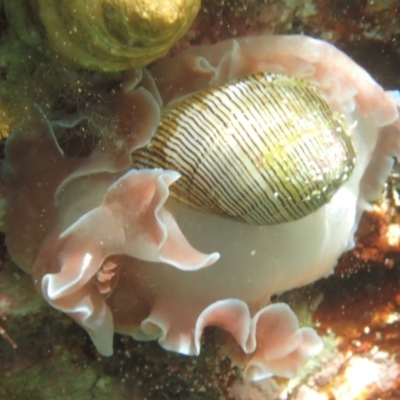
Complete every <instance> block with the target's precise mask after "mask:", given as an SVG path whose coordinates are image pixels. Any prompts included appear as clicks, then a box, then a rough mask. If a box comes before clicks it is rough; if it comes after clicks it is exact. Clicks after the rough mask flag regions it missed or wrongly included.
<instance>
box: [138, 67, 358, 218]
mask: <svg viewBox="0 0 400 400" xmlns="http://www.w3.org/2000/svg"><path fill="white" fill-rule="evenodd" d="M355 158H356V155H355V150H354V148H353V143H352V138H351V134H350V132H349V128H348V127H347V124H346V122H345V119H344V116H343V115H341V114H338V113H336V112H333V111H332V110H331V109H330V107H329V106H328V104H327V103H326V102H325V101H324V100H323V98H322V97H321V95H320V93H319V91H318V89H317V88H316V87H314V86H313V85H311V84H309V83H306V82H304V81H302V80H300V79H296V78H292V77H288V76H284V75H280V74H269V73H257V74H253V75H249V76H247V77H245V78H244V79H240V80H236V81H233V82H229V83H227V84H225V85H224V86H221V87H217V88H210V89H207V90H204V91H200V92H197V93H195V94H194V95H193V96H190V97H188V98H185V99H184V100H183V101H181V102H180V103H179V104H178V105H177V106H176V107H174V108H171V109H166V110H164V112H163V115H162V117H161V121H160V124H159V127H158V129H157V131H156V133H155V134H154V137H153V138H152V140H151V142H150V143H149V144H148V146H147V147H144V148H142V149H140V150H138V151H135V152H134V154H133V162H134V165H135V167H137V168H149V167H150V168H155V167H156V168H164V169H172V170H176V171H178V172H180V173H181V174H182V177H181V178H180V179H179V180H178V181H177V182H176V183H174V184H173V185H172V186H171V188H170V190H171V197H172V198H174V199H175V200H178V201H179V202H182V203H184V204H186V205H189V206H191V207H193V208H195V209H198V210H202V211H204V212H209V213H214V214H218V215H222V216H225V217H229V218H233V219H235V220H238V221H242V222H248V223H252V224H257V225H270V224H279V223H283V222H289V221H293V220H297V219H299V218H302V217H305V216H307V215H308V214H310V213H312V212H314V211H316V210H317V209H319V208H320V207H321V206H323V205H324V204H326V203H327V202H329V200H330V199H331V198H332V196H333V195H334V193H335V192H336V191H337V189H338V188H339V187H340V186H341V185H342V184H343V182H345V181H346V180H347V179H348V177H349V176H350V174H351V172H352V170H353V168H354V165H355Z"/></svg>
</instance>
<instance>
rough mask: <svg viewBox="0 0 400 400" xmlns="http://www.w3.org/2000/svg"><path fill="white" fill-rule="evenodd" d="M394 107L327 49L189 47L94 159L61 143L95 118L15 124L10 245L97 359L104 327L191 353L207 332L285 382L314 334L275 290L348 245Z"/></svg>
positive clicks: (242, 44) (107, 332)
mask: <svg viewBox="0 0 400 400" xmlns="http://www.w3.org/2000/svg"><path fill="white" fill-rule="evenodd" d="M397 101H398V99H397V100H396V97H395V96H394V93H392V92H386V91H384V90H383V89H382V88H381V87H380V86H379V85H378V84H377V83H376V82H375V81H374V80H373V79H372V78H371V76H370V75H369V74H368V73H367V72H366V71H365V70H363V69H362V68H361V67H360V66H358V65H357V64H356V63H354V62H353V61H352V60H351V59H350V58H348V57H347V56H346V55H345V54H343V53H342V52H341V51H339V50H338V49H336V48H335V47H334V46H332V45H330V44H328V43H326V42H323V41H321V40H316V39H312V38H308V37H305V36H259V37H251V38H241V39H235V40H228V41H225V42H220V43H218V44H215V45H204V46H198V47H193V48H191V49H189V50H187V51H185V52H183V53H181V54H179V55H177V56H175V57H172V58H168V59H164V60H162V61H160V62H157V63H155V64H153V65H152V66H151V67H149V68H148V69H141V70H136V71H133V72H131V73H130V74H129V75H128V76H127V78H126V81H125V82H124V83H123V85H122V88H121V90H120V91H119V93H118V95H117V96H116V97H115V98H114V99H113V100H112V101H111V100H110V101H108V102H107V103H106V104H105V105H104V113H105V116H106V117H108V118H109V119H110V121H114V123H113V124H110V125H109V126H114V127H115V130H114V131H113V132H112V133H113V134H112V135H111V134H110V135H103V136H102V137H104V139H103V140H102V142H101V143H99V144H98V145H97V146H96V147H95V148H94V149H93V151H92V153H91V154H86V155H84V156H81V157H70V156H68V155H67V154H65V152H64V150H63V146H62V141H61V140H59V139H60V137H65V135H66V133H70V134H71V135H72V134H73V133H74V131H76V130H78V131H79V129H76V128H77V126H78V127H79V124H80V123H81V122H82V121H85V123H86V125H85V129H86V128H87V129H89V128H90V126H91V125H90V124H91V121H92V120H91V112H90V109H88V110H87V111H86V114H85V115H81V114H80V115H77V116H73V117H72V118H71V116H69V118H66V119H65V120H58V121H48V120H47V117H46V116H45V115H44V114H43V112H39V111H33V112H32V113H31V115H30V116H29V118H27V119H26V120H25V121H22V123H21V126H20V127H19V128H18V129H17V130H16V131H15V132H14V133H13V134H12V135H11V136H10V138H9V139H8V140H7V143H6V148H5V160H4V162H3V164H2V168H1V173H2V179H3V182H4V185H5V188H6V199H7V212H6V217H5V233H6V243H7V247H8V250H9V252H10V254H11V256H12V257H13V259H14V261H15V262H16V263H17V264H18V265H19V266H20V267H21V268H23V269H24V270H25V271H27V272H29V273H31V274H32V277H33V280H34V282H35V285H36V287H37V290H38V291H39V293H40V294H41V295H42V296H43V297H44V299H45V300H46V301H47V302H48V303H49V304H51V305H52V306H53V307H55V308H57V309H58V310H60V311H63V312H65V313H67V314H68V315H69V316H71V318H73V319H74V320H75V321H77V322H78V323H79V324H80V325H81V326H82V327H84V329H86V331H87V332H88V334H89V335H90V337H91V339H92V341H93V343H94V345H95V346H96V348H97V349H98V351H99V352H100V353H101V354H103V355H111V354H112V353H113V348H112V343H113V335H114V332H120V333H123V334H126V335H130V336H132V337H133V338H134V339H136V340H158V342H159V344H160V345H161V346H162V347H163V348H165V349H167V350H170V351H176V352H180V353H183V354H188V355H198V354H199V353H200V350H201V336H202V333H203V330H204V329H205V328H206V327H207V326H217V327H218V328H219V329H220V331H221V335H222V337H223V338H224V343H223V346H224V347H225V349H226V350H227V353H228V354H229V356H230V357H231V359H232V362H233V363H234V364H235V365H238V366H240V367H241V368H243V376H244V377H245V378H246V379H253V380H256V379H262V378H266V377H269V376H272V375H278V376H282V377H293V376H294V375H296V374H297V373H298V371H299V369H300V368H301V367H302V366H303V365H304V364H305V363H306V362H307V360H309V359H310V358H312V357H313V356H314V355H315V354H317V353H318V351H320V350H321V348H322V341H321V339H320V338H319V336H318V335H317V333H316V332H315V331H314V330H313V329H312V328H310V327H300V326H299V322H298V319H297V317H296V315H295V314H294V312H293V311H292V310H291V309H290V307H289V306H288V305H286V304H284V303H280V302H276V303H271V302H270V298H271V296H272V295H273V294H276V293H280V292H283V291H286V290H289V289H292V288H295V287H300V286H302V285H306V284H308V283H311V282H313V281H315V280H316V279H318V278H320V277H321V276H324V275H326V274H328V273H329V272H330V271H331V270H332V268H333V267H334V266H335V264H336V261H337V259H338V257H339V256H340V255H341V254H342V253H343V251H345V250H346V249H348V248H350V247H351V246H352V245H353V235H354V232H355V230H356V228H357V226H358V223H359V220H360V217H361V215H362V213H363V212H364V211H365V210H367V209H369V208H370V207H371V205H370V202H371V201H373V200H375V199H377V198H378V197H379V196H380V194H381V190H382V187H383V185H384V182H385V180H386V178H387V177H388V175H389V174H390V171H391V169H392V166H393V164H394V160H395V158H398V157H399V156H400V121H399V112H398V108H397V104H396V102H397ZM96 112H98V108H96ZM93 113H94V112H93ZM107 113H108V114H107ZM95 128H97V127H96V125H95V124H93V126H92V129H95ZM27 148H28V149H29V150H30V151H29V152H27V151H26V149H27Z"/></svg>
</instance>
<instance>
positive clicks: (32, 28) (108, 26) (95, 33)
mask: <svg viewBox="0 0 400 400" xmlns="http://www.w3.org/2000/svg"><path fill="white" fill-rule="evenodd" d="M4 8H5V12H6V16H7V19H8V21H9V23H10V25H11V27H12V28H13V29H14V30H15V31H16V32H17V34H18V35H19V37H20V38H21V39H22V40H23V41H24V42H26V43H28V44H30V45H34V46H38V45H39V44H40V43H41V41H42V40H43V39H46V40H47V41H48V42H49V44H50V45H51V47H52V48H53V50H54V51H55V52H56V54H59V55H61V56H62V57H64V58H65V59H67V60H69V61H72V62H74V63H76V64H78V65H80V66H82V67H85V68H89V69H93V70H98V71H107V72H108V71H121V70H127V69H130V68H135V67H141V66H143V65H147V64H149V63H150V62H152V61H154V60H155V59H157V58H160V57H162V56H163V55H165V54H166V53H167V51H168V50H169V49H170V48H171V47H172V46H173V45H174V44H175V43H176V42H177V41H178V40H179V39H180V38H181V37H182V36H183V35H184V34H185V33H186V31H187V30H188V29H189V27H190V25H191V23H192V21H193V19H194V18H195V17H196V15H197V12H198V10H199V8H200V0H158V1H151V2H149V1H145V0H118V1H106V0H94V1H90V2H86V1H80V0H62V1H57V2H48V1H46V0H37V1H34V0H29V1H26V2H15V1H13V0H4Z"/></svg>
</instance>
